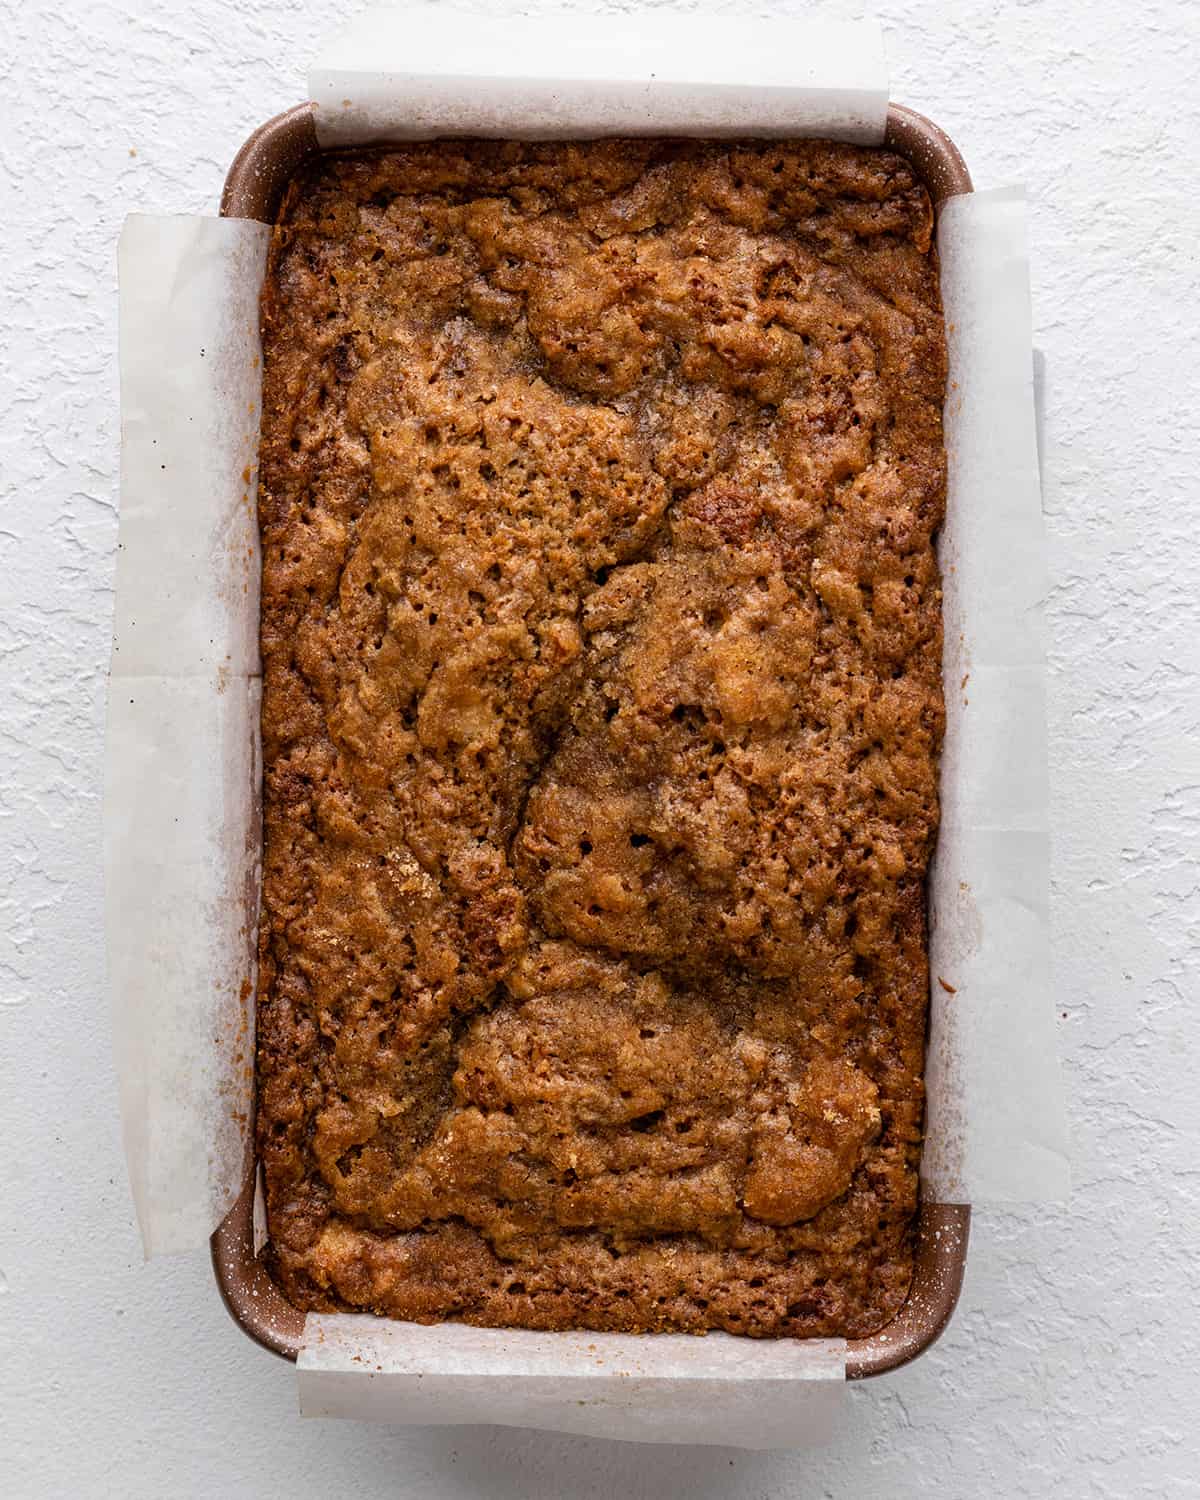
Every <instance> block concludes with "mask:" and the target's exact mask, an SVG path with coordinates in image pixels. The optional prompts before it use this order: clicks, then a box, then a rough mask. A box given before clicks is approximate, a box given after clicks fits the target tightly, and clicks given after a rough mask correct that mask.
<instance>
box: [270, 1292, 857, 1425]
mask: <svg viewBox="0 0 1200 1500" xmlns="http://www.w3.org/2000/svg"><path fill="white" fill-rule="evenodd" d="M844 1370H845V1345H844V1343H843V1341H842V1340H841V1339H809V1340H805V1342H804V1343H803V1344H797V1343H796V1342H794V1341H789V1340H786V1339H776V1340H761V1339H740V1338H730V1337H728V1336H727V1335H725V1334H720V1333H713V1334H709V1335H708V1336H707V1337H705V1338H694V1337H691V1336H689V1335H688V1334H657V1335H653V1336H642V1337H640V1338H639V1337H635V1336H628V1335H622V1334H614V1333H607V1334H606V1333H534V1332H531V1331H528V1330H511V1329H492V1328H467V1327H465V1326H463V1325H460V1324H456V1323H444V1324H441V1325H440V1326H436V1327H433V1328H422V1327H420V1326H419V1325H417V1324H415V1323H398V1322H391V1321H386V1320H384V1319H380V1318H372V1317H366V1316H356V1315H350V1314H338V1315H336V1316H333V1317H328V1316H310V1317H309V1318H308V1320H307V1322H306V1325H305V1331H304V1348H303V1349H302V1350H301V1353H300V1368H299V1378H300V1410H301V1413H302V1415H304V1416H309V1417H355V1418H357V1419H358V1420H360V1421H362V1420H366V1421H381V1422H396V1421H402V1422H412V1423H416V1422H421V1423H431V1424H439V1425H440V1424H444V1423H469V1422H489V1423H496V1424H499V1425H501V1426H506V1427H547V1428H552V1429H554V1430H555V1431H558V1432H576V1433H582V1434H584V1435H586V1436H589V1437H619V1438H621V1439H623V1440H624V1441H626V1442H644V1443H662V1442H672V1443H704V1444H710V1443H722V1444H730V1443H732V1444H736V1445H737V1446H738V1447H743V1448H800V1447H808V1446H810V1445H812V1444H816V1443H823V1442H825V1441H827V1439H828V1438H829V1436H830V1433H831V1430H832V1428H833V1425H834V1423H835V1421H836V1419H837V1415H838V1413H839V1411H840V1410H841V1406H842V1398H843V1396H844V1393H845V1380H844V1378H843V1376H844Z"/></svg>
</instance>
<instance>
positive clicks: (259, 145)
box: [212, 104, 971, 1380]
mask: <svg viewBox="0 0 1200 1500" xmlns="http://www.w3.org/2000/svg"><path fill="white" fill-rule="evenodd" d="M884 140H885V144H886V145H887V146H888V147H890V148H891V149H892V150H893V151H896V152H897V153H899V154H900V155H901V156H904V157H906V158H907V160H908V161H909V162H910V163H911V164H912V166H913V168H914V170H915V171H916V173H917V175H918V177H919V178H920V179H921V181H922V182H923V183H924V184H925V187H926V189H927V190H928V192H929V196H930V199H931V200H932V202H933V205H934V212H935V213H936V212H937V211H938V209H939V208H940V206H941V204H942V203H943V201H944V200H945V199H947V198H950V197H953V196H955V195H956V194H959V193H969V192H970V191H971V178H970V174H969V173H968V172H967V168H966V164H965V163H964V161H963V159H962V157H961V155H960V154H959V152H958V148H957V147H956V146H955V145H954V143H953V141H951V139H950V138H949V136H947V135H946V134H945V132H944V131H942V130H940V129H939V128H938V127H937V126H936V125H935V124H933V122H932V121H931V120H927V119H925V117H924V116H923V115H919V114H917V113H916V112H915V111H914V110H911V109H906V108H904V106H903V105H899V104H892V105H890V106H889V108H888V120H887V133H886V135H885V137H884ZM319 150H320V146H319V145H318V143H317V135H316V129H315V126H314V123H313V111H312V107H311V106H310V105H307V104H301V105H297V106H296V107H295V108H294V109H289V110H287V111H285V113H283V114H281V115H276V116H275V118H274V119H273V120H268V121H267V122H266V124H265V125H260V126H259V128H258V129H257V130H256V131H255V132H254V134H253V135H251V136H250V138H249V140H247V141H246V143H245V145H244V146H243V147H242V148H241V150H240V151H239V152H238V154H237V156H236V157H235V158H234V160H233V165H232V166H231V167H230V169H229V175H228V177H227V178H226V179H225V191H224V193H223V194H222V197H221V213H222V215H223V216H224V217H226V218H238V219H260V220H262V221H263V222H264V223H267V224H273V223H274V222H275V218H276V215H277V214H278V212H279V205H280V203H281V201H282V199H283V194H284V190H285V189H286V187H287V185H288V183H289V182H290V181H291V179H292V177H293V176H294V174H295V173H296V171H297V170H298V168H299V167H300V166H301V164H302V163H303V162H305V161H306V160H307V159H308V158H309V157H310V156H312V155H314V154H315V153H317V152H318V151H319ZM970 1221H971V1210H970V1208H969V1207H968V1206H967V1205H965V1204H957V1203H933V1202H930V1201H928V1200H926V1199H922V1202H921V1204H920V1207H919V1209H918V1211H917V1248H916V1261H915V1266H914V1272H913V1280H912V1286H911V1288H910V1290H909V1294H908V1298H907V1300H906V1301H905V1303H904V1305H903V1307H902V1308H901V1309H900V1311H899V1312H898V1313H897V1314H896V1316H895V1317H894V1318H893V1319H892V1320H891V1321H890V1322H889V1323H888V1324H886V1325H885V1327H883V1328H881V1329H880V1330H879V1332H878V1333H874V1334H872V1335H871V1336H870V1337H869V1338H863V1339H850V1340H848V1341H847V1345H846V1378H847V1379H848V1380H861V1379H864V1378H865V1377H867V1376H870V1375H882V1374H884V1373H885V1372H886V1371H888V1370H894V1369H897V1368H898V1367H899V1366H900V1365H903V1364H907V1363H908V1361H909V1360H912V1359H915V1358H916V1357H917V1355H918V1354H921V1353H923V1352H924V1351H925V1350H926V1349H928V1348H929V1346H930V1345H931V1344H932V1343H933V1342H934V1341H935V1339H937V1337H938V1336H939V1334H940V1333H941V1332H942V1330H943V1329H944V1328H945V1326H946V1324H947V1323H948V1322H949V1321H950V1316H951V1314H952V1313H953V1311H954V1306H955V1303H956V1302H957V1301H958V1294H959V1290H960V1288H961V1286H962V1279H963V1270H964V1267H965V1265H966V1257H967V1239H968V1234H969V1230H970ZM212 1259H213V1269H214V1271H215V1273H216V1279H217V1286H218V1287H219V1288H220V1292H221V1296H222V1298H223V1300H224V1302H225V1306H226V1307H227V1308H228V1309H229V1312H230V1314H231V1316H232V1317H233V1319H234V1321H235V1322H236V1323H238V1324H239V1325H240V1326H241V1328H242V1329H243V1330H244V1332H245V1333H247V1334H248V1335H249V1336H250V1338H252V1339H254V1340H255V1341H256V1342H257V1343H259V1344H261V1345H262V1346H263V1347H264V1348H265V1349H270V1350H271V1351H272V1352H273V1353H275V1354H279V1355H282V1356H283V1358H285V1359H290V1360H294V1359H295V1358H296V1356H297V1354H298V1353H299V1350H300V1341H301V1338H302V1336H303V1332H304V1314H303V1313H302V1312H299V1311H298V1310H297V1309H296V1308H294V1307H292V1306H291V1304H290V1303H288V1302H287V1301H286V1300H285V1299H284V1297H283V1295H282V1293H281V1292H280V1291H279V1288H278V1287H277V1286H276V1285H275V1283H274V1282H273V1281H272V1280H271V1277H270V1276H269V1275H268V1273H267V1271H266V1269H265V1267H264V1266H263V1264H262V1262H261V1261H260V1260H259V1259H258V1258H257V1257H256V1255H255V1249H254V1176H253V1175H252V1176H251V1177H250V1178H249V1179H248V1181H247V1182H246V1184H245V1186H244V1187H243V1189H242V1192H241V1195H240V1197H239V1198H238V1200H237V1202H236V1203H235V1204H234V1206H233V1207H232V1208H231V1209H230V1211H229V1213H228V1214H227V1215H226V1217H225V1219H224V1221H223V1222H222V1224H221V1226H220V1228H219V1229H218V1230H217V1232H216V1233H215V1234H214V1235H213V1237H212Z"/></svg>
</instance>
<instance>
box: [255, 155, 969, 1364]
mask: <svg viewBox="0 0 1200 1500" xmlns="http://www.w3.org/2000/svg"><path fill="white" fill-rule="evenodd" d="M931 228H932V214H931V209H930V205H929V202H928V198H927V196H926V194H925V192H924V190H923V188H922V187H921V186H920V185H919V184H918V183H917V182H916V180H915V179H914V177H913V174H912V172H911V169H910V168H909V166H908V164H907V163H906V162H904V161H902V160H901V159H900V158H898V157H895V156H893V155H890V154H889V153H886V152H884V151H879V150H869V149H863V148H855V147H849V146H837V145H830V144H826V143H821V142H805V143H800V144H789V145H783V146H781V145H777V144H769V145H768V144H752V145H747V146H726V145H720V146H718V145H709V144H700V143H662V142H636V143H632V142H605V143H594V144H587V145H563V144H550V145H513V144H482V143H472V144H461V143H459V144H456V143H443V144H437V145H427V146H414V147H412V148H409V149H405V150H402V151H389V152H384V153H359V154H354V155H342V156H336V155H335V156H326V157H322V158H319V159H318V160H317V161H316V162H315V163H313V164H312V165H310V166H309V167H308V168H306V169H305V170H304V171H303V172H302V173H301V174H300V176H299V177H298V178H297V179H296V181H295V182H294V183H293V185H292V187H291V189H290V191H289V194H288V197H287V200H286V202H285V204H284V208H283V210H282V213H281V218H280V223H279V225H278V226H277V228H276V232H275V236H274V240H273V245H272V251H271V260H270V267H269V274H268V279H267V285H266V289H265V292H264V303H263V325H264V402H263V431H262V443H261V455H260V459H261V461H260V491H259V510H260V520H261V527H262V539H263V584H262V651H263V668H264V702H263V748H264V767H265V773H264V785H265V793H264V822H265V849H264V885H263V918H262V932H261V944H260V951H261V975H260V994H259V1003H258V1090H259V1099H258V1142H259V1150H260V1153H261V1157H262V1161H263V1164H264V1168H265V1174H266V1185H267V1209H268V1222H269V1230H270V1247H269V1251H268V1256H269V1263H270V1265H271V1267H272V1270H273V1272H274V1274H275V1275H276V1276H277V1278H278V1279H279V1281H280V1283H281V1285H282V1286H283V1288H284V1291H285V1293H286V1295H287V1296H288V1297H289V1299H290V1300H291V1301H293V1302H294V1303H295V1304H297V1305H298V1306H300V1307H303V1308H308V1309H339V1308H340V1309H355V1310H373V1311H375V1312H379V1313H383V1314H387V1315H390V1316H393V1317H400V1318H411V1319H420V1320H427V1321H428V1320H437V1319H442V1318H461V1319H466V1320H468V1321H473V1322H479V1323H489V1324H502V1325H514V1326H529V1327H537V1328H550V1329H552V1328H564V1327H584V1328H596V1329H606V1328H607V1329H625V1330H654V1329H686V1330H693V1331H703V1330H705V1329H710V1328H721V1329H727V1330H729V1331H732V1332H737V1333H748V1334H756V1335H779V1334H791V1335H802V1336H807V1335H835V1334H836V1335H844V1336H850V1337H853V1336H861V1335H864V1334H866V1333H868V1332H871V1331H873V1330H874V1329H876V1328H878V1327H879V1326H881V1325H882V1324H883V1323H884V1322H886V1321H887V1319H888V1318H889V1317H890V1316H891V1315H892V1314H893V1313H894V1312H895V1311H896V1309H897V1308H898V1307H899V1305H900V1303H901V1302H902V1301H903V1298H904V1295H905V1292H906V1290H907V1287H908V1283H909V1280H910V1278H911V1270H912V1220H913V1215H914V1211H915V1206H916V1166H917V1160H918V1154H919V1143H920V1126H921V1118H922V1062H923V1041H924V1026H925V1009H926V993H927V984H928V970H927V960H926V939H925V901H924V878H925V870H926V864H927V860H928V857H929V853H930V850H931V846H932V840H933V836H934V832H935V829H936V821H937V789H936V764H937V754H938V749H939V745H940V739H941V732H942V697H941V679H940V663H941V604H940V589H939V581H938V574H937V568H936V562H935V558H934V552H933V537H934V533H935V531H936V528H937V526H938V524H939V522H940V519H941V514H942V506H943V500H944V451H943V443H942V431H941V407H942V400H943V396H944V387H945V340H944V329H943V324H942V316H941V307H940V301H939V293H938V283H937V268H936V261H935V259H934V253H933V251H932V249H931Z"/></svg>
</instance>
